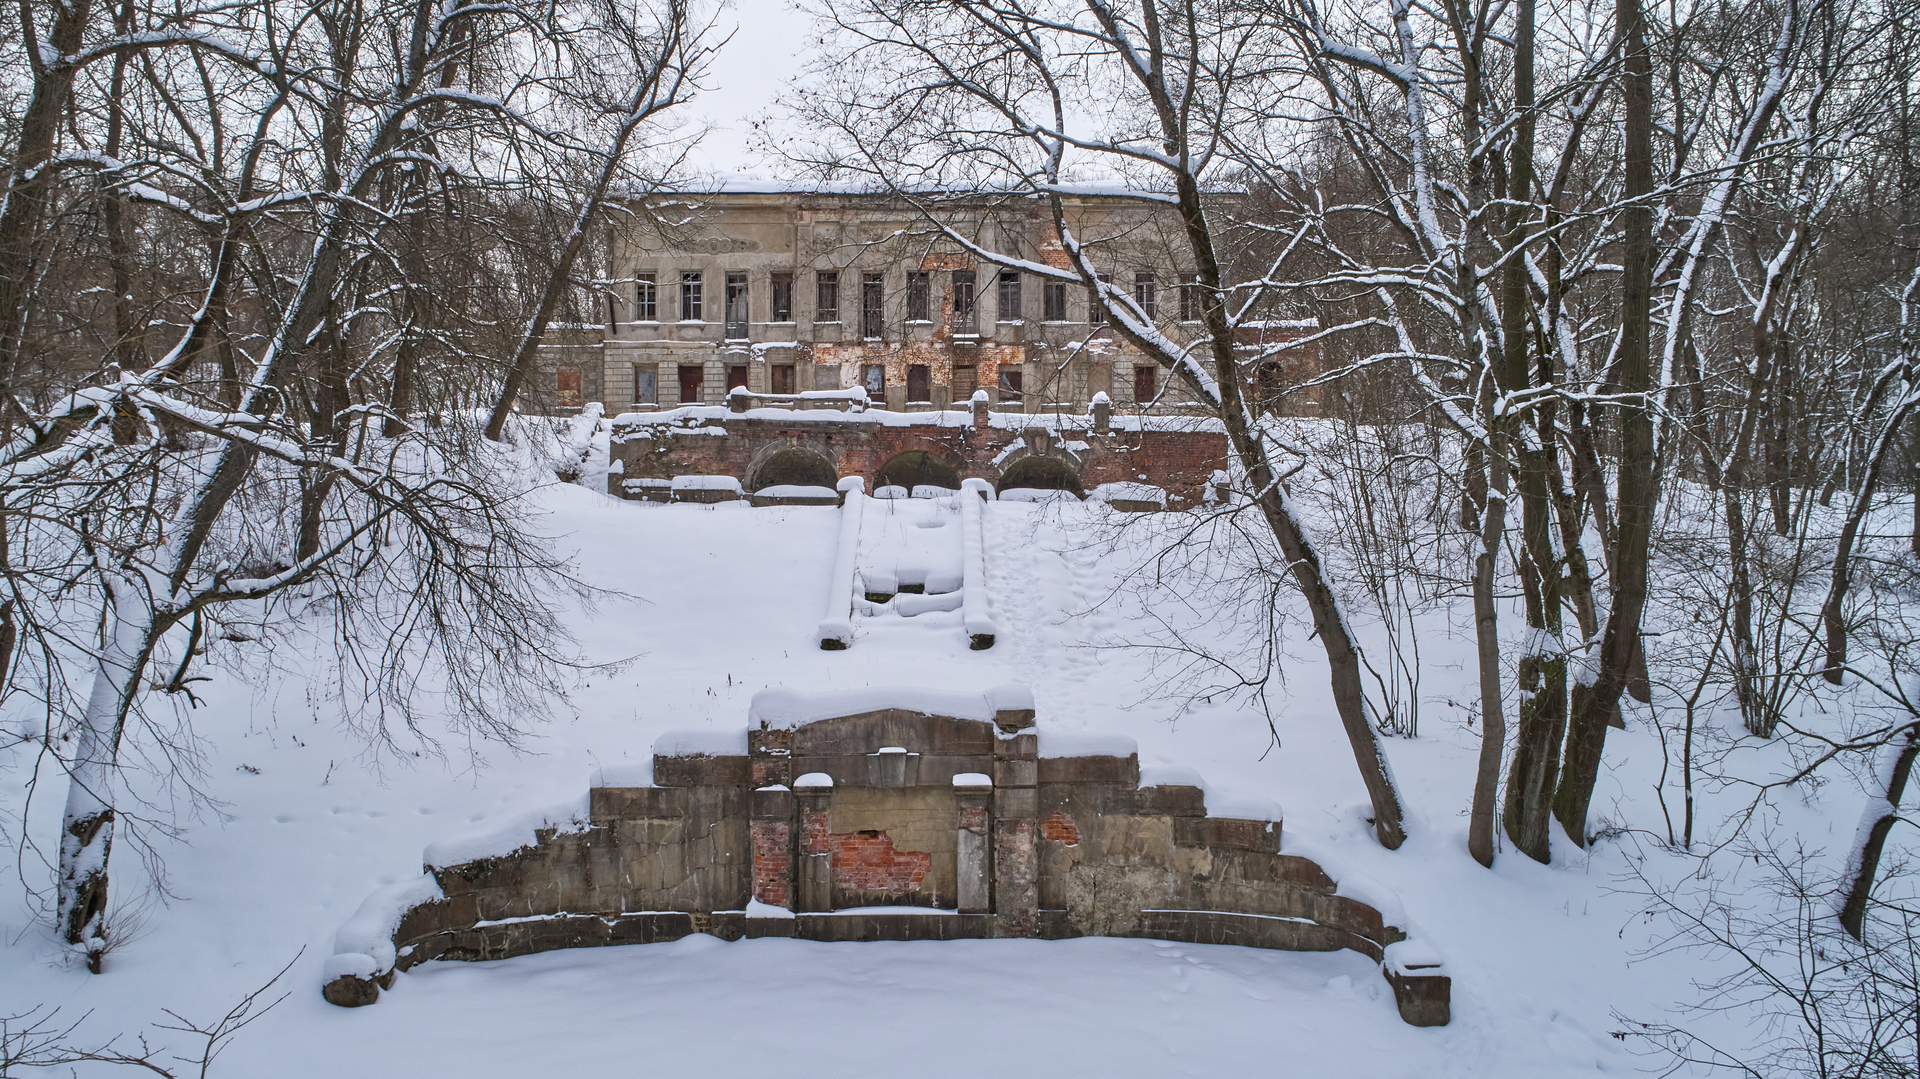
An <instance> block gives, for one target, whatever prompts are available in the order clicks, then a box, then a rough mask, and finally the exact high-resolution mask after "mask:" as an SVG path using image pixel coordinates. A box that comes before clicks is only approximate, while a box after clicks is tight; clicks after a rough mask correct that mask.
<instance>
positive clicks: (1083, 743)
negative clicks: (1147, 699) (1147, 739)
mask: <svg viewBox="0 0 1920 1079" xmlns="http://www.w3.org/2000/svg"><path fill="white" fill-rule="evenodd" d="M1138 752H1140V743H1138V742H1135V741H1134V740H1133V739H1131V738H1129V737H1127V736H1126V735H1124V734H1104V733H1101V732H1099V731H1047V732H1044V733H1043V734H1041V735H1040V755H1041V756H1042V757H1131V756H1133V755H1134V754H1136V753H1138Z"/></svg>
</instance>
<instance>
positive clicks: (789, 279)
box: [767, 273, 793, 322]
mask: <svg viewBox="0 0 1920 1079" xmlns="http://www.w3.org/2000/svg"><path fill="white" fill-rule="evenodd" d="M772 284H773V287H772V288H771V289H769V290H768V291H770V292H772V293H773V305H772V307H773V309H772V310H771V311H770V312H768V314H769V316H770V317H769V318H768V320H767V321H769V322H792V321H793V275H792V274H790V273H777V274H774V275H773V282H772Z"/></svg>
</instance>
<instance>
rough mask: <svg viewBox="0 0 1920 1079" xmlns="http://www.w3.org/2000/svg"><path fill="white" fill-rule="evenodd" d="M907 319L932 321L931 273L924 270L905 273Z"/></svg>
mask: <svg viewBox="0 0 1920 1079" xmlns="http://www.w3.org/2000/svg"><path fill="white" fill-rule="evenodd" d="M907 321H908V322H932V321H933V275H932V274H931V273H928V272H927V271H925V270H915V271H913V272H911V273H909V274H907Z"/></svg>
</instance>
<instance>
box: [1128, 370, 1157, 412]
mask: <svg viewBox="0 0 1920 1079" xmlns="http://www.w3.org/2000/svg"><path fill="white" fill-rule="evenodd" d="M1159 371H1160V369H1159V368H1158V367H1153V366H1149V365H1144V364H1143V365H1141V366H1139V367H1135V368H1134V369H1133V399H1134V400H1135V401H1138V402H1140V403H1141V404H1143V405H1144V404H1146V403H1147V402H1149V401H1151V400H1153V398H1154V392H1155V391H1154V379H1155V376H1156V375H1157V374H1159Z"/></svg>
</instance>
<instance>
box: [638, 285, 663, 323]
mask: <svg viewBox="0 0 1920 1079" xmlns="http://www.w3.org/2000/svg"><path fill="white" fill-rule="evenodd" d="M633 320H634V321H635V322H658V321H660V285H659V283H658V281H657V279H656V278H655V277H654V275H653V274H651V273H636V274H634V275H633Z"/></svg>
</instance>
